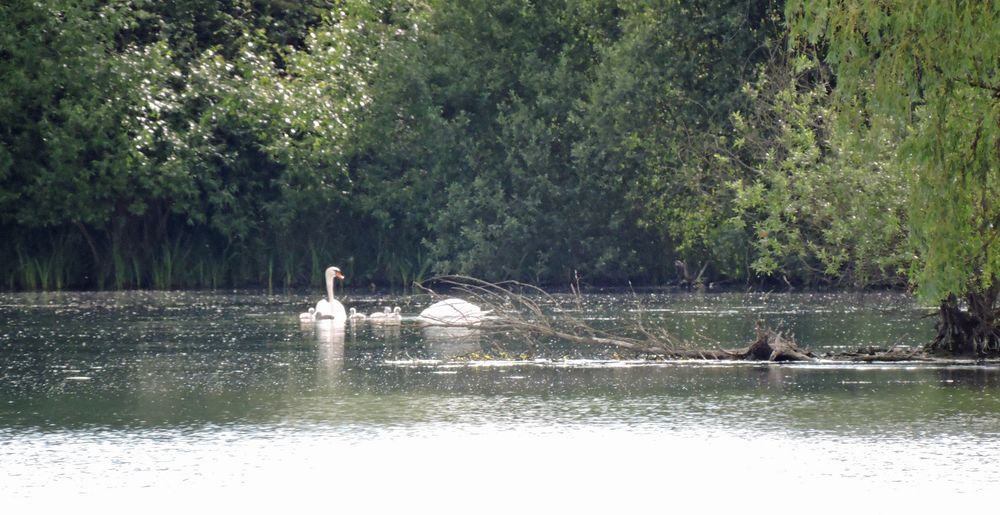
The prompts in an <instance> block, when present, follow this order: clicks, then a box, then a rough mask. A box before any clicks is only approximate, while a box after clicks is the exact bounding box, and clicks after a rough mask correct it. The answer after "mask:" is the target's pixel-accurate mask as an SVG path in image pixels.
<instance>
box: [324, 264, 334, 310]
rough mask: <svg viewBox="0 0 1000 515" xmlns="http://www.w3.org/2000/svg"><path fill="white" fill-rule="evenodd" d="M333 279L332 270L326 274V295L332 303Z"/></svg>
mask: <svg viewBox="0 0 1000 515" xmlns="http://www.w3.org/2000/svg"><path fill="white" fill-rule="evenodd" d="M334 280H335V278H334V274H333V272H332V271H331V272H329V273H327V274H326V297H327V298H328V299H330V303H333V281H334Z"/></svg>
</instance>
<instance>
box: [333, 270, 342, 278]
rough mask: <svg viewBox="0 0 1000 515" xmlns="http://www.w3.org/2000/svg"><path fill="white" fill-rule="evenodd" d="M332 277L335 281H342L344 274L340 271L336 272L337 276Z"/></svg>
mask: <svg viewBox="0 0 1000 515" xmlns="http://www.w3.org/2000/svg"><path fill="white" fill-rule="evenodd" d="M334 277H336V278H337V279H343V278H344V274H342V273H340V270H337V275H335V276H334Z"/></svg>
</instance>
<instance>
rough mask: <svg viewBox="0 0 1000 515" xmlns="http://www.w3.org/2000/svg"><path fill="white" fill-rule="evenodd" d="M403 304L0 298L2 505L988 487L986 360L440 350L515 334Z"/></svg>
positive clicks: (846, 328)
mask: <svg viewBox="0 0 1000 515" xmlns="http://www.w3.org/2000/svg"><path fill="white" fill-rule="evenodd" d="M399 300H400V302H399V304H401V305H404V306H407V309H406V311H405V312H404V321H403V323H402V324H401V325H400V326H384V325H381V326H380V325H372V324H369V323H363V322H362V323H353V324H351V323H349V324H346V325H345V324H334V323H333V322H332V321H329V320H326V321H321V322H319V323H315V324H313V323H309V324H301V325H300V323H299V321H298V319H297V313H298V311H301V309H300V306H301V305H302V304H304V303H305V301H306V297H301V298H300V297H296V296H270V297H269V296H262V295H252V294H201V293H191V292H186V293H162V294H159V293H149V292H135V293H124V294H109V293H101V294H68V293H61V294H19V295H11V294H6V295H2V296H0V321H2V323H3V326H2V327H3V330H2V333H0V374H2V375H0V473H2V474H3V475H4V476H5V478H6V479H5V481H4V482H3V484H2V485H0V501H4V502H6V501H11V500H14V501H16V500H17V499H24V498H30V499H32V500H33V501H35V502H37V501H39V500H40V499H46V498H52V499H55V498H69V499H72V496H73V495H77V494H79V493H81V492H83V493H87V494H89V495H102V494H105V495H109V496H110V495H112V493H113V494H114V495H115V496H118V495H121V494H123V493H125V494H129V493H131V494H133V495H138V494H139V492H141V493H142V494H143V495H147V496H148V495H153V496H157V495H159V496H162V497H164V498H165V499H168V500H172V501H173V502H174V503H177V502H180V501H179V500H178V499H180V497H174V496H172V495H169V494H170V492H173V491H175V490H176V491H183V492H187V493H198V492H211V491H213V490H214V489H215V488H227V489H235V490H237V491H239V492H242V493H244V494H246V495H247V496H248V498H254V494H255V493H256V494H257V495H258V496H259V495H260V493H259V492H262V491H267V487H272V488H273V487H275V486H276V485H280V486H282V487H285V488H288V489H291V490H293V491H297V492H299V493H300V494H301V495H302V496H303V497H308V496H309V491H308V490H307V487H308V486H313V487H316V490H315V492H330V491H331V490H330V489H331V488H333V491H334V492H335V495H338V496H340V497H341V498H349V499H355V500H358V499H367V500H368V501H369V502H371V499H372V498H376V499H377V498H379V497H380V495H381V490H380V489H379V488H390V489H392V490H393V491H394V492H403V493H406V494H408V495H410V496H413V497H415V498H419V499H425V498H426V495H427V493H428V492H434V493H440V491H441V488H442V485H446V486H447V488H446V490H447V491H448V492H450V493H451V495H452V496H457V497H461V496H462V494H466V493H468V492H472V491H477V492H481V491H483V489H484V488H485V489H486V491H495V490H497V488H500V487H499V486H497V485H507V486H511V485H510V483H509V477H515V476H516V477H517V478H519V479H518V481H519V483H518V485H521V486H518V487H517V488H524V489H526V491H523V492H517V493H515V494H513V495H512V496H511V497H510V498H511V499H521V498H523V496H527V497H528V498H531V499H534V500H535V501H536V502H544V500H545V499H551V497H544V496H542V495H541V494H538V495H534V496H533V494H532V492H536V490H534V489H535V488H539V487H538V485H549V488H561V489H564V490H565V491H574V492H588V491H592V492H608V495H609V496H611V497H608V499H616V500H617V501H616V503H617V504H613V503H611V501H609V507H612V504H613V505H614V506H617V507H618V508H621V507H622V506H628V503H627V502H625V501H623V497H621V491H619V490H614V489H613V490H612V491H610V492H609V491H608V490H607V486H608V483H607V481H606V479H607V471H609V470H611V471H615V470H628V471H630V474H631V477H639V476H641V475H642V474H648V475H649V477H650V478H652V479H650V480H651V481H654V482H655V483H656V484H670V485H673V488H676V489H680V490H682V491H685V492H689V493H691V494H700V495H711V494H712V491H713V489H715V488H717V487H718V485H719V484H725V485H726V487H727V488H729V489H734V490H732V491H737V492H738V491H740V487H741V485H744V484H745V485H747V486H746V491H745V492H744V493H745V494H747V495H753V494H755V493H756V492H755V491H754V490H753V488H751V485H752V484H753V483H752V482H751V483H741V482H740V481H744V480H745V474H746V473H747V471H748V470H752V471H753V474H754V475H755V476H756V477H772V476H773V477H794V478H798V479H797V480H798V481H799V482H800V484H801V485H802V486H803V487H813V488H855V489H861V490H863V491H869V490H870V491H874V492H890V493H897V494H898V493H900V492H902V493H905V494H907V495H917V496H918V495H920V494H921V493H922V492H923V491H925V489H927V488H928V487H929V486H931V484H933V486H934V487H935V490H934V491H935V492H941V491H945V492H958V491H966V492H990V491H994V490H996V489H997V488H998V487H1000V470H998V469H997V468H996V467H995V463H996V459H997V458H1000V429H998V428H1000V369H998V367H996V366H992V365H974V364H969V365H961V366H958V365H951V366H926V365H919V366H918V365H912V364H910V365H906V364H903V365H877V364H876V365H860V366H859V365H850V366H848V365H836V366H831V365H824V366H815V365H781V366H768V365H758V364H735V363H730V364H724V363H652V362H648V361H644V360H639V359H636V360H631V361H621V360H607V359H605V358H607V357H608V354H609V352H608V351H607V350H606V349H591V348H578V347H570V346H564V347H558V346H556V347H552V348H541V349H533V350H537V352H535V353H534V354H533V355H532V358H531V360H529V361H520V362H517V361H510V362H503V361H494V362H478V361H472V362H465V361H456V362H452V361H449V360H451V359H453V358H455V357H461V356H468V355H470V354H472V353H475V352H484V353H488V352H491V351H492V349H495V348H498V346H500V347H504V348H514V349H516V348H518V347H519V346H520V347H528V346H529V343H527V342H521V341H518V340H516V339H511V337H509V336H505V335H497V334H489V333H486V332H484V331H481V330H479V329H475V328H448V327H424V326H420V325H419V324H416V323H415V322H413V320H412V316H413V314H414V313H417V312H419V310H420V307H421V305H422V304H426V301H425V300H424V299H420V298H410V299H399ZM353 301H354V302H357V303H359V304H363V303H365V302H367V303H368V304H369V305H375V304H378V303H383V304H384V303H385V302H384V299H366V298H358V299H353ZM349 305H350V304H349ZM566 309H567V310H572V309H577V308H566ZM922 312H923V310H922V309H921V308H920V307H919V306H915V305H913V304H912V302H911V301H910V300H908V299H907V298H905V297H902V296H891V295H882V296H855V295H846V296H836V295H822V296H814V295H804V296H742V295H719V296H695V295H679V296H666V295H648V296H640V297H635V296H614V295H601V296H592V297H587V298H585V305H584V306H583V308H582V309H580V310H579V311H578V312H577V313H578V314H579V316H581V317H585V318H588V319H589V320H591V321H592V322H593V323H595V324H605V325H606V326H607V327H610V328H612V329H614V328H616V327H617V326H616V324H620V325H621V328H622V329H623V330H626V329H627V326H628V325H629V323H631V322H634V321H635V320H636V319H637V318H639V317H642V319H643V321H644V323H651V324H658V325H661V326H667V327H670V328H671V330H672V331H677V332H686V334H689V335H696V334H702V335H704V336H705V337H707V338H710V339H713V340H720V341H742V340H745V339H746V338H747V336H746V335H747V334H750V333H748V332H746V331H752V327H753V322H754V320H756V319H757V318H768V317H771V318H769V320H770V321H771V322H774V323H779V322H780V323H783V324H784V325H785V327H787V328H789V330H792V331H794V332H795V333H796V335H797V336H799V338H800V339H801V340H807V341H809V342H811V343H812V346H814V347H819V348H820V349H823V348H836V347H838V346H847V345H848V344H850V345H851V346H856V345H866V344H874V345H887V344H892V343H896V342H902V344H915V343H918V342H919V341H920V339H921V338H926V337H927V334H929V325H928V324H929V323H930V322H929V321H927V320H923V319H921V318H920V315H921V314H922ZM407 317H411V318H407ZM803 335H805V336H803ZM595 470H600V471H603V472H601V473H600V474H595V473H594V471H595ZM761 474H763V475H761ZM970 477H975V478H976V481H974V482H970V481H967V479H968V478H970ZM371 478H378V480H379V481H377V482H374V481H371ZM598 478H600V480H598ZM330 485H335V486H333V487H331V486H330ZM505 488H506V487H505ZM463 489H468V491H466V490H463ZM505 491H506V490H505ZM927 491H929V490H927ZM547 492H549V493H550V494H551V491H547ZM317 495H318V494H317ZM519 495H520V496H522V497H519ZM66 496H69V497H66ZM467 497H469V498H468V499H467V500H468V501H469V502H474V501H475V500H476V499H477V497H474V496H471V494H469V495H468V496H467ZM463 498H464V497H463ZM572 499H577V500H578V501H579V499H580V497H574V498H572ZM572 499H571V501H572ZM629 499H632V500H633V501H635V505H634V506H633V507H640V508H641V507H645V508H649V507H655V506H659V504H645V503H642V502H640V501H641V500H642V499H654V498H651V497H643V496H639V497H629ZM655 499H658V498H655ZM410 501H411V502H412V501H413V499H410ZM401 502H402V501H401ZM658 502H659V501H657V503H658ZM623 503H624V504H623ZM411 505H412V504H411ZM497 506H500V505H497ZM560 506H563V507H565V506H567V505H566V504H561V505H560ZM569 506H586V507H593V506H594V504H593V503H592V502H591V503H584V502H579V503H578V504H575V505H574V504H573V503H572V502H570V504H569ZM507 507H508V511H509V509H514V508H516V506H515V505H514V504H510V505H507Z"/></svg>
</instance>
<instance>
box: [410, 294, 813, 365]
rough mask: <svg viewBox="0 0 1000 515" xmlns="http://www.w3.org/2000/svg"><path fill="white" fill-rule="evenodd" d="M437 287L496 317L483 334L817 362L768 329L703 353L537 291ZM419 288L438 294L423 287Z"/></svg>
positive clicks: (686, 354) (694, 355)
mask: <svg viewBox="0 0 1000 515" xmlns="http://www.w3.org/2000/svg"><path fill="white" fill-rule="evenodd" d="M433 281H435V282H437V283H439V284H443V285H445V286H448V287H449V288H452V289H457V290H459V291H461V292H463V293H464V294H465V296H467V297H471V299H470V301H472V302H475V303H476V304H479V305H480V307H481V308H483V309H487V310H491V311H492V313H493V317H492V318H491V319H490V320H488V321H487V322H486V323H484V324H483V325H482V326H481V327H482V328H483V329H484V330H498V331H508V332H516V333H518V334H520V335H522V336H524V337H525V338H529V339H535V338H540V337H541V338H552V339H558V340H562V341H566V342H571V343H578V344H581V345H596V346H607V347H616V348H620V349H626V350H629V351H633V352H636V353H640V354H646V355H651V356H656V357H660V358H665V359H691V360H739V361H771V362H786V361H815V360H816V359H817V358H816V356H815V355H813V354H812V353H811V352H808V351H805V350H803V349H801V348H799V347H798V345H797V344H796V343H795V342H794V341H793V340H792V339H791V338H788V337H786V336H784V335H783V334H782V333H780V332H776V331H774V330H771V329H767V328H762V327H758V328H757V335H756V339H755V340H754V341H753V342H752V343H751V344H750V345H748V346H747V347H745V348H742V349H735V350H725V349H722V348H721V345H719V344H717V343H716V344H715V345H717V346H716V347H714V348H702V349H699V348H695V347H694V346H693V345H692V344H691V343H690V342H687V341H684V340H681V339H678V338H676V337H674V336H672V335H670V334H669V333H667V332H665V331H663V330H653V329H651V328H648V327H646V326H645V325H644V324H643V323H642V318H641V317H640V319H639V322H638V323H637V326H636V327H634V328H632V329H633V330H634V331H633V332H635V333H637V334H638V335H639V337H625V336H621V335H615V334H611V333H608V332H606V331H602V330H598V329H596V328H594V327H592V326H591V325H589V324H587V323H586V322H584V321H583V320H580V319H579V318H577V317H574V316H572V315H570V314H569V313H570V312H571V311H573V310H572V309H563V307H564V305H565V304H567V301H565V300H560V299H558V298H556V297H555V296H553V295H551V294H549V293H548V292H545V291H544V290H542V289H541V288H538V287H536V286H531V285H527V284H523V283H519V282H516V281H507V282H503V283H489V282H486V281H482V280H479V279H475V278H471V277H465V276H445V277H438V278H435V279H433ZM417 287H419V288H421V289H423V290H424V291H427V292H429V293H431V294H433V291H432V290H430V289H429V288H427V287H425V286H424V285H420V284H418V285H417ZM570 304H571V307H574V308H576V309H575V310H576V311H580V310H582V299H581V297H580V295H579V293H578V292H577V291H576V290H574V295H573V296H572V297H571V298H570Z"/></svg>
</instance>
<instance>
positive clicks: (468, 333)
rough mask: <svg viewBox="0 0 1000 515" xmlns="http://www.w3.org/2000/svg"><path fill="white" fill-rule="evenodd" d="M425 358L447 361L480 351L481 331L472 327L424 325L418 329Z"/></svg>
mask: <svg viewBox="0 0 1000 515" xmlns="http://www.w3.org/2000/svg"><path fill="white" fill-rule="evenodd" d="M420 333H421V337H422V340H423V345H424V347H425V348H426V351H427V356H428V357H429V358H432V359H441V360H447V359H451V358H455V357H458V356H464V355H467V354H470V353H472V352H475V351H478V350H480V349H481V345H480V335H481V333H482V331H481V330H479V329H477V328H472V327H443V326H437V325H425V326H423V327H421V328H420Z"/></svg>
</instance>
